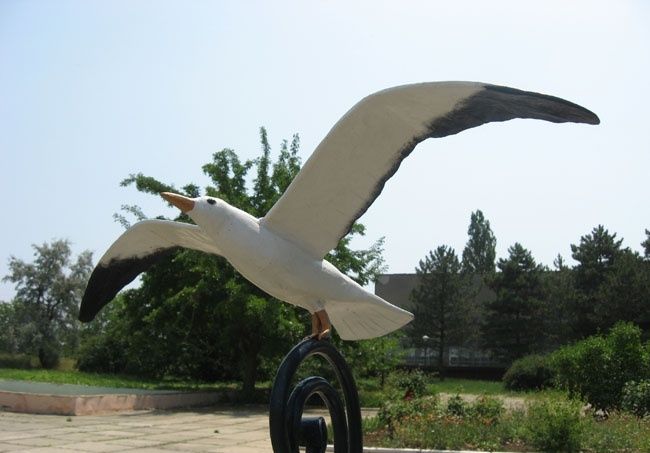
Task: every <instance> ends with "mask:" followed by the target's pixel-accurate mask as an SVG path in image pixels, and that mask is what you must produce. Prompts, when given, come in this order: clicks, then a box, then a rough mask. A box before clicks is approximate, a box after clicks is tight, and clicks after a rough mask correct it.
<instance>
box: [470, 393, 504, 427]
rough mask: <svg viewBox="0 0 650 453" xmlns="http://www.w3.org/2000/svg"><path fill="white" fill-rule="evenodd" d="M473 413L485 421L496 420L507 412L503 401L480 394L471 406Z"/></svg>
mask: <svg viewBox="0 0 650 453" xmlns="http://www.w3.org/2000/svg"><path fill="white" fill-rule="evenodd" d="M471 411H472V413H473V414H474V415H475V416H476V417H478V418H480V419H481V420H483V421H487V422H490V423H494V422H496V421H497V420H498V419H499V418H500V417H501V416H502V415H503V414H504V412H505V408H504V407H503V402H502V401H501V400H500V399H498V398H494V397H492V396H486V395H481V396H479V397H478V398H477V399H476V401H474V404H472V407H471Z"/></svg>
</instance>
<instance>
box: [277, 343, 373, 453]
mask: <svg viewBox="0 0 650 453" xmlns="http://www.w3.org/2000/svg"><path fill="white" fill-rule="evenodd" d="M312 355H319V356H322V357H324V358H325V359H326V360H327V362H329V364H330V365H331V366H332V368H334V371H335V373H336V378H337V379H338V381H339V383H340V385H341V387H342V389H343V397H344V400H345V402H343V401H342V400H341V396H340V394H339V392H337V391H336V389H335V388H334V387H333V386H332V384H330V383H329V382H328V381H327V380H325V379H324V378H322V377H320V376H311V377H308V378H306V379H303V380H302V381H300V382H299V383H298V384H296V386H295V387H294V388H293V390H291V393H289V391H290V389H289V386H290V385H291V381H292V378H293V376H294V375H295V373H296V370H297V369H298V367H299V366H300V364H301V363H302V362H303V361H304V360H305V359H307V358H308V357H310V356H312ZM314 394H317V395H319V396H320V397H321V399H322V400H323V401H324V402H325V404H326V405H327V408H328V410H329V413H330V417H331V419H332V425H333V429H334V452H335V453H362V451H363V438H362V433H361V409H360V408H359V394H358V393H357V387H356V385H355V383H354V378H353V377H352V373H351V372H350V368H349V367H348V365H347V363H346V362H345V359H344V358H343V356H341V354H340V353H339V352H338V351H337V350H336V348H335V347H334V346H332V344H331V343H330V342H329V341H326V340H315V339H313V338H308V339H305V340H303V341H302V342H300V343H298V344H297V345H296V346H294V347H293V349H292V350H291V351H290V352H289V354H287V356H286V357H285V358H284V360H283V361H282V364H281V365H280V368H279V369H278V372H277V374H276V376H275V382H274V383H273V389H272V390H271V403H270V414H269V426H270V430H271V444H272V445H273V452H274V453H297V452H298V447H299V446H304V447H306V453H324V452H325V448H326V446H327V424H326V423H325V419H324V418H323V417H303V416H302V414H303V410H304V405H305V402H306V401H307V400H308V399H309V397H310V396H312V395H314Z"/></svg>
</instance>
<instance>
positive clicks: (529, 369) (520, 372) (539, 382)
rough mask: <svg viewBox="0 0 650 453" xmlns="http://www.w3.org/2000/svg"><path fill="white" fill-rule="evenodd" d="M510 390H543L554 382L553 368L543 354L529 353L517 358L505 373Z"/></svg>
mask: <svg viewBox="0 0 650 453" xmlns="http://www.w3.org/2000/svg"><path fill="white" fill-rule="evenodd" d="M503 383H504V385H505V387H506V388H507V389H508V390H541V389H543V388H545V387H550V386H551V385H552V383H553V369H552V368H551V366H550V364H549V363H548V360H547V358H546V357H545V356H542V355H529V356H526V357H522V358H521V359H518V360H515V361H514V362H513V363H512V365H510V368H508V371H506V373H505V374H504V375H503Z"/></svg>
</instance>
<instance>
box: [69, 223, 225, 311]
mask: <svg viewBox="0 0 650 453" xmlns="http://www.w3.org/2000/svg"><path fill="white" fill-rule="evenodd" d="M179 248H189V249H194V250H200V251H202V252H207V253H212V254H215V255H221V252H220V251H219V249H218V248H217V246H216V244H215V243H214V241H213V240H212V239H210V237H209V236H208V235H207V234H205V233H204V232H203V230H201V228H199V227H198V226H196V225H190V224H187V223H180V222H171V221H168V220H145V221H143V222H139V223H136V224H135V225H133V226H132V227H131V228H129V229H128V230H126V231H125V232H124V233H123V234H122V235H121V236H120V237H119V238H118V239H117V240H116V241H115V242H114V243H113V245H111V246H110V248H109V249H108V251H107V252H106V253H105V254H104V256H102V258H101V259H100V260H99V263H98V264H97V267H95V269H94V270H93V273H92V274H91V276H90V279H89V280H88V286H87V287H86V292H85V293H84V296H83V299H82V300H81V306H80V308H79V320H81V321H84V322H88V321H92V320H93V318H94V317H95V316H96V315H97V313H99V310H101V309H102V308H103V307H104V306H105V305H106V304H107V303H109V302H110V301H111V300H113V298H114V297H115V295H116V294H117V293H118V291H119V290H121V289H122V288H124V287H125V286H126V285H128V284H129V283H130V282H132V281H133V279H135V277H137V276H138V275H139V274H140V273H141V272H144V271H145V270H147V269H148V268H149V267H151V266H153V265H154V264H155V263H157V262H158V261H160V260H161V259H163V258H164V257H166V256H168V255H169V254H171V253H172V252H174V251H175V250H177V249H179Z"/></svg>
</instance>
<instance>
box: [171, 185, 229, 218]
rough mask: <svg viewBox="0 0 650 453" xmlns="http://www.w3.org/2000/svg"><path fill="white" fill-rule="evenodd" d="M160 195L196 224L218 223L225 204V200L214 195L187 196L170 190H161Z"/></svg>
mask: <svg viewBox="0 0 650 453" xmlns="http://www.w3.org/2000/svg"><path fill="white" fill-rule="evenodd" d="M160 196H161V197H163V198H164V199H165V200H167V201H168V202H169V203H171V204H173V205H174V206H176V207H177V208H178V209H180V210H181V212H183V213H184V214H187V215H188V216H190V218H191V219H192V220H194V222H196V224H197V225H202V224H204V225H205V224H212V225H215V224H220V223H221V221H222V220H223V218H224V216H223V215H222V214H223V211H224V209H226V206H227V204H226V202H225V201H223V200H221V199H219V198H215V197H196V198H188V197H185V196H183V195H179V194H177V193H172V192H162V193H161V194H160Z"/></svg>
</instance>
